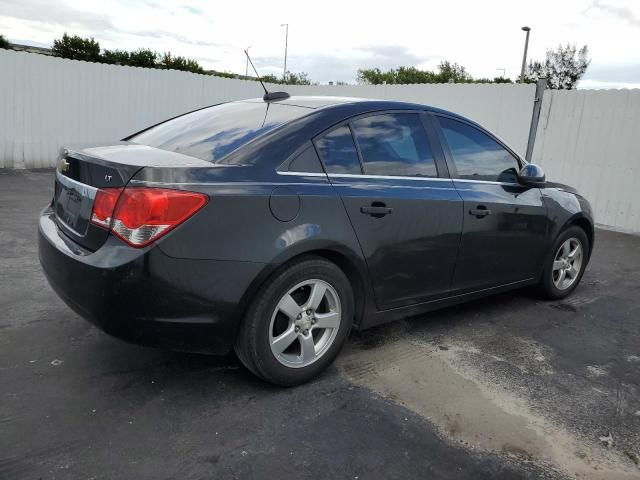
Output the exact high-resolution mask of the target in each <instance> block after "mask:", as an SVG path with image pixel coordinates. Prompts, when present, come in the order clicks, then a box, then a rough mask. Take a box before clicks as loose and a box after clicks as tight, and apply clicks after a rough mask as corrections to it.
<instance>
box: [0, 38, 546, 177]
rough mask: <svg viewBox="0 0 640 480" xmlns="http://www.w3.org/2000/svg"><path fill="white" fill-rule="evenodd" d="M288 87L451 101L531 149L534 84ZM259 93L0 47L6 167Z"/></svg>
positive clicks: (201, 78)
mask: <svg viewBox="0 0 640 480" xmlns="http://www.w3.org/2000/svg"><path fill="white" fill-rule="evenodd" d="M271 87H272V88H273V89H276V90H277V89H282V88H283V87H282V86H278V85H273V86H271ZM286 89H287V91H289V92H290V93H291V94H294V95H340V96H354V97H366V98H382V99H397V100H405V101H412V102H417V103H426V104H431V105H434V106H438V107H442V108H447V109H450V110H453V111H456V112H459V113H462V114H464V115H467V116H468V117H470V118H472V119H474V120H476V121H478V122H480V123H482V124H483V125H486V126H487V127H488V128H490V129H492V130H493V131H494V132H495V133H496V134H498V135H499V136H501V137H502V138H504V139H505V141H507V142H508V143H509V144H511V145H512V146H513V147H514V148H515V149H516V150H518V151H520V152H524V151H525V149H526V143H527V137H528V132H529V124H530V121H531V111H532V105H533V96H534V91H535V90H534V87H533V86H530V85H527V86H522V85H404V86H402V85H389V86H386V85H380V86H287V87H286ZM261 95H262V88H261V87H260V85H259V84H258V83H257V82H254V81H244V80H234V79H227V78H220V77H212V76H208V75H196V74H192V73H186V72H178V71H175V70H169V71H167V70H153V69H145V68H131V67H119V66H115V65H104V64H98V63H87V62H78V61H74V60H66V59H60V58H54V57H48V56H44V55H37V54H31V53H25V52H14V51H11V50H1V49H0V168H2V167H7V168H34V167H46V166H52V165H53V164H54V162H55V158H56V155H57V153H58V150H59V148H60V146H61V145H63V144H69V143H81V142H101V141H113V140H118V139H121V138H123V137H125V136H127V135H128V134H130V133H133V132H135V131H137V130H140V129H142V128H144V127H146V126H148V125H152V124H154V123H157V122H160V121H162V120H165V119H167V118H170V117H173V116H175V115H178V114H181V113H184V112H187V111H189V110H193V109H195V108H199V107H202V106H206V105H211V104H215V103H219V102H224V101H229V100H237V99H241V98H251V97H258V96H261Z"/></svg>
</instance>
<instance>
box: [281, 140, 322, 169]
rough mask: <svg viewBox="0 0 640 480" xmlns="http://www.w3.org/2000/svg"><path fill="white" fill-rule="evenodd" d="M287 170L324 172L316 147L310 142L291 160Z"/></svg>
mask: <svg viewBox="0 0 640 480" xmlns="http://www.w3.org/2000/svg"><path fill="white" fill-rule="evenodd" d="M288 170H289V171H290V172H309V173H324V172H323V170H322V165H321V164H320V159H319V158H318V154H317V153H316V149H315V148H313V145H311V144H310V145H309V146H308V147H307V148H305V149H304V150H303V151H302V152H300V153H299V154H298V155H296V157H295V158H294V159H293V160H291V163H290V164H289V168H288Z"/></svg>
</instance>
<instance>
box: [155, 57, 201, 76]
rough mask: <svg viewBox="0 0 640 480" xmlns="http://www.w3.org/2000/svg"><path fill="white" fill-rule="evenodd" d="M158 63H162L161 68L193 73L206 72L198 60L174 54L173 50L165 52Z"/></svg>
mask: <svg viewBox="0 0 640 480" xmlns="http://www.w3.org/2000/svg"><path fill="white" fill-rule="evenodd" d="M158 64H159V65H160V68H167V69H172V70H183V71H186V72H192V73H205V72H204V68H202V67H201V66H200V64H199V63H198V62H197V61H196V60H193V59H191V58H185V57H180V56H173V55H172V54H171V52H167V53H165V54H164V55H163V56H162V58H161V59H160V61H159V62H158Z"/></svg>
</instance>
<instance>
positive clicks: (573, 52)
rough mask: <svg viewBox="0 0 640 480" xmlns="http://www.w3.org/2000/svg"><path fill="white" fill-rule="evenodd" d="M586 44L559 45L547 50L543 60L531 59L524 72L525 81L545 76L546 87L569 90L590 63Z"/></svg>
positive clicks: (533, 80)
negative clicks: (578, 45) (579, 45)
mask: <svg viewBox="0 0 640 480" xmlns="http://www.w3.org/2000/svg"><path fill="white" fill-rule="evenodd" d="M588 57H589V50H588V48H587V46H586V45H584V46H583V47H582V48H580V49H577V48H576V46H575V45H570V44H567V46H566V47H563V46H562V45H559V46H558V48H557V49H556V50H547V55H546V58H545V59H544V61H536V60H532V61H531V62H529V65H528V67H527V70H526V72H525V78H524V80H525V81H526V82H536V81H537V80H538V79H539V78H541V77H546V78H547V88H552V89H557V90H571V89H573V88H575V87H576V85H577V84H578V81H579V80H580V79H581V78H582V77H583V75H584V73H585V72H586V71H587V67H589V63H591V59H590V58H588Z"/></svg>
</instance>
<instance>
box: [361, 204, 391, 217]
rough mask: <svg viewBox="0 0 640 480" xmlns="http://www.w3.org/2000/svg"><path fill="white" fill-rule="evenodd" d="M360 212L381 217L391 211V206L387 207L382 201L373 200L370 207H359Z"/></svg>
mask: <svg viewBox="0 0 640 480" xmlns="http://www.w3.org/2000/svg"><path fill="white" fill-rule="evenodd" d="M360 213H364V214H365V215H371V216H372V217H375V218H381V217H384V216H385V215H388V214H390V213H393V208H390V207H387V206H386V205H385V204H384V203H382V202H374V203H373V204H372V205H371V206H370V207H360Z"/></svg>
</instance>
